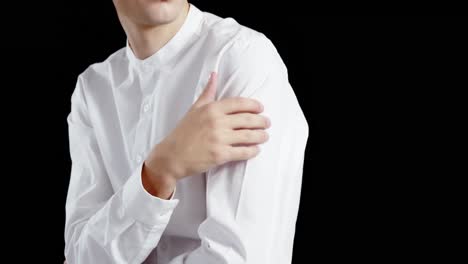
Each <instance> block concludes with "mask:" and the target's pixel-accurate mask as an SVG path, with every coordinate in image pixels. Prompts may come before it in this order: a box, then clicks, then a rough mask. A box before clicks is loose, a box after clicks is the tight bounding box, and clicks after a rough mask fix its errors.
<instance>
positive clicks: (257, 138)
mask: <svg viewBox="0 0 468 264" xmlns="http://www.w3.org/2000/svg"><path fill="white" fill-rule="evenodd" d="M267 140H268V133H267V132H266V131H265V130H263V129H239V130H231V131H229V132H226V144H261V143H264V142H266V141H267Z"/></svg>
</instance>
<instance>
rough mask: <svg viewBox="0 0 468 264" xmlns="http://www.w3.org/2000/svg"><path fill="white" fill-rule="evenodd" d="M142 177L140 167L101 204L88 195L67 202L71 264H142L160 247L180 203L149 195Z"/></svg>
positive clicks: (68, 254) (67, 229)
mask: <svg viewBox="0 0 468 264" xmlns="http://www.w3.org/2000/svg"><path fill="white" fill-rule="evenodd" d="M141 173H142V171H141V166H140V168H139V169H137V170H135V172H134V173H133V174H132V175H131V176H130V178H129V180H128V181H127V182H126V183H125V184H124V185H123V187H122V188H121V189H120V190H118V191H117V192H116V193H115V194H113V195H112V196H111V198H110V199H108V200H107V201H105V202H103V203H101V204H99V203H96V202H94V203H92V202H91V201H89V200H90V198H91V195H89V194H88V197H86V195H87V194H86V191H83V192H82V193H84V194H83V195H82V196H81V197H76V198H75V199H71V200H70V201H68V202H67V221H66V227H65V242H66V246H65V255H66V258H67V261H68V263H70V264H72V263H94V262H96V261H99V262H100V263H141V262H142V261H143V260H144V259H145V258H146V257H147V256H148V254H149V253H150V252H151V251H152V250H153V249H154V247H155V246H157V244H158V242H159V239H160V237H161V235H162V233H163V231H164V229H165V227H166V225H167V224H168V222H169V219H170V216H171V214H172V211H173V210H174V208H175V206H176V205H177V203H178V200H163V199H159V198H157V197H154V196H152V195H151V194H149V193H147V192H146V191H145V190H144V189H143V186H142V179H141V176H142V175H141ZM94 191H98V190H94ZM174 191H175V190H174ZM168 198H172V197H168ZM87 199H88V200H87Z"/></svg>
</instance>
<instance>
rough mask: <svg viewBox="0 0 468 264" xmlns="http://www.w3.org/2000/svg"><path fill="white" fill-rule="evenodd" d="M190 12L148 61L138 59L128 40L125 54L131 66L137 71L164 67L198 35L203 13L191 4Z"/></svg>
mask: <svg viewBox="0 0 468 264" xmlns="http://www.w3.org/2000/svg"><path fill="white" fill-rule="evenodd" d="M189 5H190V7H189V11H188V14H187V17H186V18H185V21H184V23H183V24H182V26H181V27H180V29H179V30H178V31H177V33H176V34H175V35H174V36H173V37H172V38H171V39H170V40H169V41H168V42H167V43H166V44H165V45H164V46H163V47H161V48H160V49H159V50H158V51H157V52H156V53H154V54H153V55H151V56H149V57H147V58H146V59H143V60H141V59H138V58H137V57H136V56H135V54H134V53H133V51H132V49H131V48H130V44H129V42H128V38H127V40H126V47H125V53H126V56H127V58H128V60H129V62H130V65H131V66H134V67H136V68H137V69H143V70H148V69H154V68H156V67H161V66H164V65H165V64H166V63H167V62H169V61H170V59H171V58H173V57H174V56H175V55H177V53H178V52H179V51H180V50H181V49H182V48H183V47H184V46H185V45H186V44H187V42H188V41H189V39H190V37H191V36H192V35H193V34H197V33H198V32H197V30H198V29H199V25H200V23H201V21H202V17H203V13H202V11H201V10H200V9H198V8H197V7H196V6H194V5H193V4H191V3H189Z"/></svg>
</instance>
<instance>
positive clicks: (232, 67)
mask: <svg viewBox="0 0 468 264" xmlns="http://www.w3.org/2000/svg"><path fill="white" fill-rule="evenodd" d="M203 26H204V27H205V29H203V31H204V32H205V33H204V34H207V36H206V37H207V38H206V39H207V40H208V41H207V43H206V45H204V46H206V47H208V46H210V45H213V44H212V43H215V44H214V46H211V47H210V48H209V49H210V50H213V53H215V54H213V56H215V57H217V60H218V61H219V62H217V63H216V66H215V67H214V68H215V69H217V70H218V73H219V74H220V78H221V79H222V78H225V79H228V78H229V76H231V75H232V74H233V73H235V72H236V73H237V74H236V76H237V77H238V78H242V79H243V80H245V81H250V82H251V83H256V84H261V83H262V81H263V80H265V79H266V78H267V76H269V75H270V74H275V75H277V76H280V75H281V76H283V78H285V79H287V78H288V72H287V68H286V65H285V64H284V62H283V60H282V58H281V56H280V54H279V53H278V50H277V49H276V47H275V45H274V44H273V42H272V41H271V40H270V39H269V38H268V37H267V36H266V35H265V34H264V33H261V32H259V31H257V30H255V29H252V28H249V27H247V26H244V25H242V24H240V23H238V22H237V21H236V20H235V19H234V18H220V17H218V16H216V15H213V14H210V13H206V12H205V22H204V25H203ZM202 34H203V33H202ZM239 69H242V70H239ZM251 92H252V91H242V93H244V94H246V93H247V94H250V93H251ZM221 93H223V94H233V95H235V94H240V93H241V91H223V92H221Z"/></svg>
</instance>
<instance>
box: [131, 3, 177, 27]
mask: <svg viewBox="0 0 468 264" xmlns="http://www.w3.org/2000/svg"><path fill="white" fill-rule="evenodd" d="M183 4H184V2H183V1H177V0H175V1H173V0H151V1H147V2H146V3H145V4H144V7H143V8H142V14H140V15H141V16H140V17H139V18H136V19H138V20H140V22H141V23H143V24H146V25H160V24H167V23H170V22H172V21H174V20H175V19H176V18H177V17H178V15H179V14H180V12H181V11H182V9H183V7H184V5H183Z"/></svg>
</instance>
